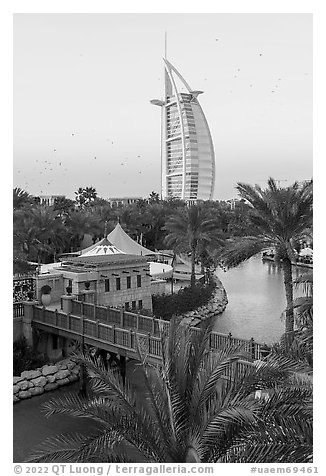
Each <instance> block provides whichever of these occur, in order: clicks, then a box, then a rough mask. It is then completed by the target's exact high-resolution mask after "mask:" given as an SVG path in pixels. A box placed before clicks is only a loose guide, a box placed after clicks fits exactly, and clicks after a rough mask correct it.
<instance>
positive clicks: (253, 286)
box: [214, 255, 308, 344]
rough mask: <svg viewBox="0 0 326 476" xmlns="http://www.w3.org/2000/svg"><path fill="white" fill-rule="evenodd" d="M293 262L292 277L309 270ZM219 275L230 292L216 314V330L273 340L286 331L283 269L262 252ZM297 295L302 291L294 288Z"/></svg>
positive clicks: (268, 342)
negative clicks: (283, 314)
mask: <svg viewBox="0 0 326 476" xmlns="http://www.w3.org/2000/svg"><path fill="white" fill-rule="evenodd" d="M307 271H308V269H307V268H302V267H300V268H299V267H295V266H293V268H292V272H293V277H294V278H295V277H297V276H299V275H300V274H303V273H305V272H307ZM217 275H218V277H219V278H220V280H221V281H222V283H223V286H224V288H225V290H226V292H227V295H228V300H229V302H228V305H227V307H226V309H225V311H224V312H223V313H222V314H221V315H220V316H218V317H217V319H216V324H215V328H214V330H215V331H217V332H221V333H225V334H228V333H229V332H231V333H232V335H233V336H234V337H241V338H243V339H250V338H251V337H253V338H254V339H255V341H257V342H261V343H264V342H265V343H266V344H272V343H273V342H277V341H278V340H279V339H280V337H281V335H282V334H283V332H284V325H285V322H284V317H283V316H282V313H283V311H284V309H285V308H286V300H285V290H284V281H283V273H282V270H281V268H280V266H277V265H275V263H273V262H272V261H262V259H261V257H260V256H259V255H257V256H254V257H253V258H251V259H249V260H248V261H246V262H244V263H242V264H240V265H239V266H237V267H236V268H232V269H230V270H228V271H226V272H223V270H222V269H219V270H218V271H217ZM294 295H295V297H296V296H298V295H300V291H299V290H295V292H294Z"/></svg>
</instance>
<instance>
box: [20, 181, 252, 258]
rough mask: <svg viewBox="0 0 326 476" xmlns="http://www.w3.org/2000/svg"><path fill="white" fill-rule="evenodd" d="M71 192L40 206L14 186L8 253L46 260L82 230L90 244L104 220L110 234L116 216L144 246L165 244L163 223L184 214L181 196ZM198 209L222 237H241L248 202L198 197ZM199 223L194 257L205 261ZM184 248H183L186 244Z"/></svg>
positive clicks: (66, 248) (75, 245)
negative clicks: (124, 201) (133, 197)
mask: <svg viewBox="0 0 326 476" xmlns="http://www.w3.org/2000/svg"><path fill="white" fill-rule="evenodd" d="M75 195H76V197H75V200H70V199H67V198H64V197H59V198H57V199H56V200H55V203H54V205H53V206H45V205H40V204H39V200H38V197H32V196H31V195H29V194H28V193H27V192H25V191H24V190H21V189H14V220H13V225H14V227H13V228H14V257H16V258H19V259H21V260H25V261H32V262H40V263H49V262H52V261H53V260H55V259H56V257H57V256H58V255H59V254H62V253H69V252H73V251H77V250H79V249H80V247H81V244H82V241H83V238H84V237H85V235H86V234H88V235H90V236H91V238H92V240H93V242H94V243H95V242H96V241H97V240H98V239H100V238H102V237H103V234H104V229H105V222H107V231H108V233H110V231H112V230H113V228H114V227H115V226H116V224H117V222H118V221H119V222H120V224H121V226H122V227H123V229H124V230H125V231H126V233H128V234H129V235H130V236H131V238H132V239H134V240H136V241H141V242H142V244H143V245H144V246H146V247H147V248H149V249H151V250H155V249H166V248H167V247H168V244H167V242H166V237H167V235H168V234H169V233H170V232H171V231H173V230H169V229H168V228H166V225H167V223H168V222H171V220H172V221H173V217H174V216H179V215H180V214H181V215H183V216H185V215H186V213H187V210H188V209H187V207H186V204H185V202H183V201H182V200H178V199H175V198H171V199H169V200H160V199H159V196H158V194H157V193H155V192H152V193H151V194H150V196H149V197H148V199H140V200H138V201H137V202H136V203H132V204H129V205H121V206H113V205H112V206H111V205H110V203H109V202H108V201H106V200H104V199H102V198H100V197H98V196H97V193H96V190H95V189H94V188H93V187H86V188H82V187H80V188H79V189H78V191H77V192H75ZM200 208H201V215H202V217H203V218H204V221H206V222H207V221H208V222H209V221H211V222H213V223H214V224H215V225H216V226H215V231H216V229H217V228H218V229H219V231H220V234H221V235H222V237H223V238H224V237H229V236H230V233H232V236H233V235H234V236H239V235H240V236H241V235H243V234H245V233H246V232H248V223H247V219H246V218H245V216H246V214H247V209H248V207H247V206H246V205H245V204H244V203H243V202H239V204H238V205H237V206H236V208H235V210H231V209H230V204H228V203H226V202H218V201H216V202H204V203H203V204H202V206H201V207H200ZM240 209H241V212H240ZM200 228H201V227H199V232H200V233H199V235H200V239H199V246H198V247H197V256H196V258H198V259H200V258H201V260H204V259H206V260H207V259H208V257H207V256H206V255H205V253H206V250H205V249H203V247H202V246H201V245H202V244H203V243H206V241H207V240H206V236H205V233H206V230H205V226H204V230H203V232H204V234H203V233H202V231H201V229H200ZM188 242H189V240H188ZM179 244H180V243H179ZM176 245H177V243H173V244H171V246H173V247H174V246H176ZM184 249H185V250H189V246H185V247H184ZM190 251H191V250H190ZM210 254H213V253H211V252H210ZM208 262H209V259H208Z"/></svg>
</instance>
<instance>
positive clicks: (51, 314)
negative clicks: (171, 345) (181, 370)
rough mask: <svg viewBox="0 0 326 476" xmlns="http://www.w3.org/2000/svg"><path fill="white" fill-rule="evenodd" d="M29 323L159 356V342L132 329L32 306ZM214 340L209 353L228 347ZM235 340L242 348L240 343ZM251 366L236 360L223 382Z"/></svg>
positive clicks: (213, 336) (226, 338)
mask: <svg viewBox="0 0 326 476" xmlns="http://www.w3.org/2000/svg"><path fill="white" fill-rule="evenodd" d="M33 321H35V322H36V323H43V324H47V325H49V326H51V327H54V328H56V329H61V330H67V331H68V332H69V331H72V332H73V333H74V334H76V337H77V338H82V337H84V338H87V337H89V338H92V339H94V340H98V341H102V342H104V343H110V344H112V345H114V346H116V347H117V351H118V352H119V348H121V349H125V350H129V352H131V353H132V354H134V355H135V357H136V355H137V352H138V349H139V350H140V351H141V352H142V353H144V354H147V355H149V356H150V357H154V358H156V359H158V360H159V359H160V358H161V356H162V340H161V338H160V337H158V336H155V335H153V334H151V333H147V334H145V333H143V332H140V333H139V332H137V331H136V332H135V331H134V330H133V329H123V328H119V327H116V326H115V325H114V324H113V325H110V324H104V323H101V322H100V321H99V320H94V319H87V318H85V317H84V316H74V315H72V314H66V313H63V312H60V311H53V310H49V309H45V308H44V307H43V308H42V307H41V306H34V316H33ZM193 329H196V328H193ZM217 336H218V337H216V334H214V333H212V334H211V338H210V345H211V348H212V349H214V348H215V349H217V348H218V345H220V346H224V345H228V344H231V343H232V341H231V340H230V336H222V337H223V338H222V337H221V335H219V334H217ZM238 340H239V341H240V344H241V345H242V340H241V339H238ZM248 342H249V344H250V343H251V342H250V341H248ZM212 344H213V345H212ZM244 350H246V349H244ZM251 365H252V364H251V362H249V361H241V360H239V361H237V362H235V363H234V364H232V365H231V366H230V367H228V368H226V370H225V375H224V376H225V377H227V378H236V377H242V376H243V375H244V373H245V372H246V371H247V370H248V367H250V366H251Z"/></svg>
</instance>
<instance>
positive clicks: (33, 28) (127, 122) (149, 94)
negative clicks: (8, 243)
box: [13, 13, 312, 200]
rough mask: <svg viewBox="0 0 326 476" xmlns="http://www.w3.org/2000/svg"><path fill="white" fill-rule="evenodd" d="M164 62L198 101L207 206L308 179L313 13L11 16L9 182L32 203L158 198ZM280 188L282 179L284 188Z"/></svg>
mask: <svg viewBox="0 0 326 476" xmlns="http://www.w3.org/2000/svg"><path fill="white" fill-rule="evenodd" d="M165 31H167V35H168V48H167V57H168V59H169V60H171V62H172V63H173V65H174V66H175V67H176V68H177V69H178V70H180V71H181V72H182V74H183V75H184V77H185V78H187V81H189V83H190V85H191V87H192V88H193V89H196V90H203V91H204V92H205V94H203V95H202V96H201V98H200V102H201V105H202V107H203V110H204V112H205V115H206V118H207V121H208V123H209V126H210V130H211V134H212V138H213V143H214V149H215V162H216V180H215V194H214V197H213V198H214V199H215V200H226V199H230V198H233V197H235V196H236V195H237V192H236V190H235V186H236V183H237V182H239V181H241V182H248V183H252V184H254V183H258V184H259V185H261V186H263V185H264V183H266V181H267V179H268V177H270V176H272V177H274V178H275V179H276V180H280V183H281V184H282V185H286V184H290V183H292V182H294V181H295V180H300V181H301V180H305V179H309V178H311V177H312V15H311V14H294V13H290V14H272V13H268V14H259V13H255V14H250V13H246V14H236V13H234V14H215V13H208V14H206V13H202V14H176V13H174V14H172V13H171V14H151V13H147V14H142V13H138V14H130V13H128V14H127V13H125V14H101V13H100V14H53V13H49V14H43V13H38V14H23V13H22V14H15V15H14V180H13V182H14V186H16V187H21V188H23V189H25V190H27V191H28V192H29V193H31V194H33V195H57V194H58V195H59V194H62V195H66V196H67V197H69V198H74V191H76V190H77V189H78V187H86V186H93V187H95V188H96V190H97V193H98V196H100V197H103V198H107V197H124V196H128V197H132V196H143V197H147V196H148V195H149V194H150V193H151V191H152V190H154V191H156V192H158V193H159V192H160V179H161V177H160V174H161V172H160V167H161V164H160V115H159V112H158V110H156V108H153V106H151V104H150V102H149V101H150V99H152V98H154V97H158V95H159V94H160V93H161V91H163V81H164V75H163V66H162V57H163V55H164V32H165ZM285 180H287V181H285Z"/></svg>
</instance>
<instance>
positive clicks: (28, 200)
mask: <svg viewBox="0 0 326 476" xmlns="http://www.w3.org/2000/svg"><path fill="white" fill-rule="evenodd" d="M33 200H34V199H33V197H32V195H30V194H29V193H28V192H26V191H25V190H23V189H22V188H19V187H15V188H14V189H13V208H14V210H18V209H19V208H23V207H25V206H26V205H31V204H32V203H33Z"/></svg>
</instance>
